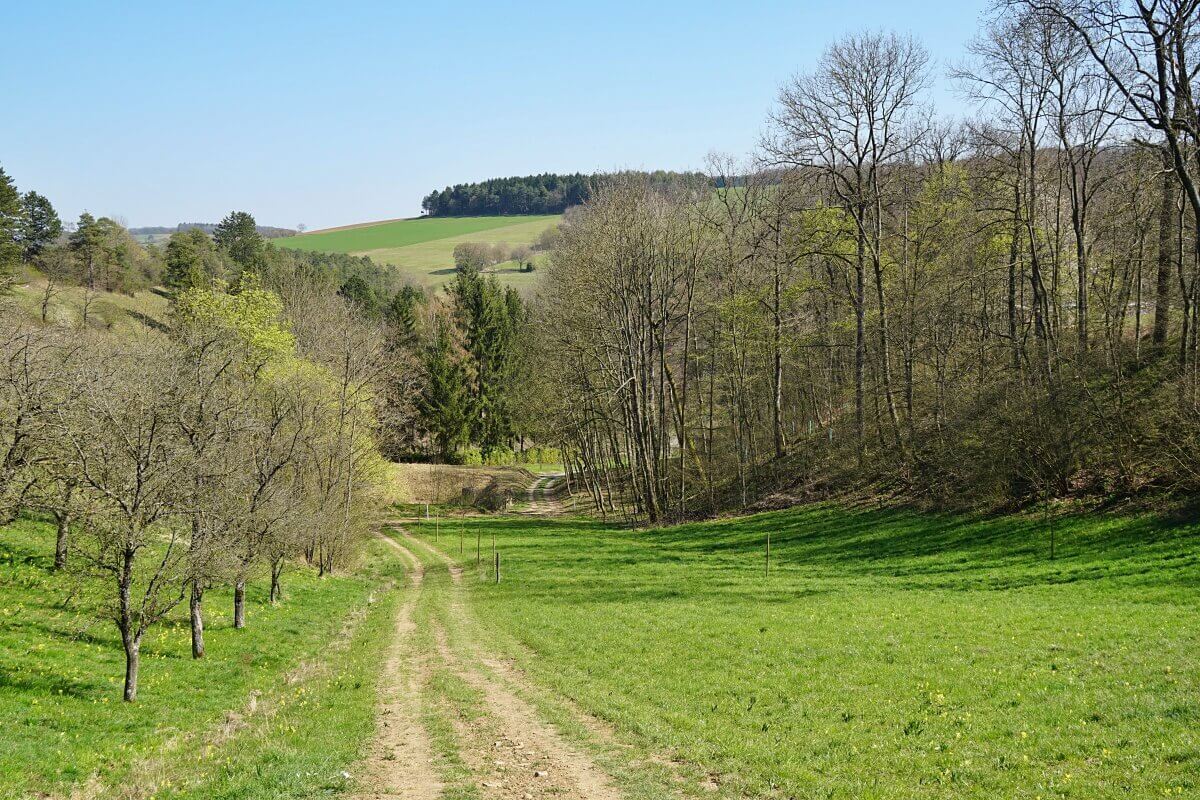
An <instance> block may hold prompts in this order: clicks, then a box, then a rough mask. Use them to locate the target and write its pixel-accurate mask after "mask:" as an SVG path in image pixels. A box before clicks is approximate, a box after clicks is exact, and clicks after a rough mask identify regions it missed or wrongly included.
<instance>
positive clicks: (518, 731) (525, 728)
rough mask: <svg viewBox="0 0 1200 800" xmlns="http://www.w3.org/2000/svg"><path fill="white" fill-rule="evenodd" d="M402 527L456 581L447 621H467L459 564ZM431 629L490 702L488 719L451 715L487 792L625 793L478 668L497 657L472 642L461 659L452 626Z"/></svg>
mask: <svg viewBox="0 0 1200 800" xmlns="http://www.w3.org/2000/svg"><path fill="white" fill-rule="evenodd" d="M403 533H404V536H405V542H406V545H408V546H411V547H415V548H418V549H420V550H422V551H424V552H427V553H430V554H432V555H433V556H434V557H436V558H437V559H438V560H439V561H441V562H442V563H444V564H445V565H446V567H447V569H448V571H449V574H450V583H451V586H450V594H449V597H448V598H447V609H448V613H447V619H449V620H450V621H451V623H450V624H455V621H458V624H460V625H461V624H465V620H466V614H467V612H466V608H465V605H464V602H463V598H462V589H461V583H462V568H461V567H460V566H458V565H457V564H455V563H454V561H453V560H452V559H451V558H450V557H449V556H447V555H446V554H444V553H442V552H441V551H439V550H437V549H436V548H433V547H430V546H429V545H427V544H425V543H424V542H422V541H420V540H419V539H417V538H415V537H413V536H412V535H411V534H409V533H408V532H407V531H405V532H403ZM398 546H399V545H398ZM410 555H412V554H411V551H410ZM412 557H414V558H415V556H412ZM433 633H434V638H435V641H436V645H437V651H438V655H439V657H440V658H441V659H442V661H444V662H445V664H446V665H447V667H449V668H450V670H451V671H452V672H453V673H454V674H455V675H457V676H458V678H459V679H460V680H462V681H463V682H464V683H466V684H467V685H468V686H469V687H471V688H472V689H474V690H475V691H476V692H478V693H479V694H480V695H481V696H482V697H483V700H484V704H485V705H486V708H487V714H486V716H484V717H481V718H472V717H470V716H468V715H462V714H460V715H457V716H456V717H455V719H454V726H455V730H456V733H457V735H458V738H459V741H460V744H461V746H462V748H461V752H462V756H463V758H464V760H465V761H466V762H467V763H468V764H469V765H470V766H471V768H472V771H473V772H474V773H475V774H476V776H478V777H479V779H480V788H481V789H482V790H483V793H484V795H485V796H487V797H491V798H497V800H533V799H534V798H550V797H567V798H581V799H585V800H620V799H621V793H620V792H619V791H618V790H617V789H616V787H615V786H614V785H613V783H612V781H611V779H610V778H609V777H608V775H607V774H605V773H604V771H603V770H601V769H600V768H599V767H598V766H597V765H596V764H595V763H593V761H592V760H591V758H589V757H588V756H587V755H586V754H585V753H583V752H582V751H580V750H579V749H578V748H576V747H573V746H572V745H571V744H569V743H568V742H567V741H566V740H565V739H564V738H563V736H562V735H561V734H560V733H559V732H558V731H557V730H556V729H555V728H554V727H553V726H552V725H550V724H549V723H547V722H546V721H545V720H543V719H542V717H541V715H540V714H539V713H538V711H537V710H536V709H535V708H534V706H533V705H532V704H530V703H529V702H527V701H526V700H524V699H523V698H522V697H520V696H519V695H518V694H517V693H516V692H515V691H513V689H512V688H511V687H509V686H508V685H506V684H505V682H504V681H503V680H501V679H500V678H499V677H498V676H497V675H496V674H495V673H493V672H491V671H489V670H487V669H484V668H481V666H480V665H481V664H485V663H487V662H489V661H490V662H495V659H493V658H492V657H490V656H489V655H488V654H486V653H483V652H481V651H480V650H479V649H478V648H477V647H475V646H474V645H472V648H473V652H472V654H471V656H470V657H468V658H462V657H460V656H459V655H458V654H457V653H455V652H454V650H453V648H452V647H451V646H450V643H449V638H450V637H449V632H448V631H447V630H446V628H445V626H443V625H442V624H441V623H435V630H434V631H433Z"/></svg>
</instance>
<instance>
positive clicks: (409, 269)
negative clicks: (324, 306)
mask: <svg viewBox="0 0 1200 800" xmlns="http://www.w3.org/2000/svg"><path fill="white" fill-rule="evenodd" d="M559 219H561V217H559V216H555V215H545V216H518V217H436V218H429V217H422V218H417V219H402V220H393V221H389V222H380V223H377V224H366V225H358V226H351V227H346V228H338V229H330V230H328V231H315V232H313V233H306V234H302V235H300V236H290V237H287V238H284V239H274V240H272V241H273V242H274V243H275V244H276V245H278V246H280V247H289V248H293V249H296V250H309V251H315V252H325V253H350V254H353V255H360V256H369V257H370V258H371V259H373V260H375V261H377V262H379V263H381V264H391V265H392V266H394V267H396V268H397V269H398V270H399V272H400V273H401V274H402V275H403V276H405V277H406V278H407V279H408V280H410V281H412V282H413V283H415V284H418V285H421V286H426V287H435V286H440V285H442V284H444V283H445V282H446V281H448V280H450V278H451V277H453V275H454V256H453V253H454V248H455V246H456V245H458V244H460V243H462V242H482V243H486V244H504V245H508V246H512V247H516V246H518V245H527V244H532V243H533V241H534V240H535V239H537V237H538V235H539V234H541V232H542V231H544V230H546V229H547V228H549V227H551V226H552V225H554V224H555V223H557V222H558V220H559ZM495 272H496V274H497V275H499V276H500V278H501V280H503V281H504V282H505V283H508V284H510V285H514V286H517V287H518V288H525V287H529V286H531V285H532V282H533V280H534V279H535V276H536V273H534V274H532V275H531V274H529V273H521V272H518V271H517V265H516V264H515V263H514V262H507V263H505V264H500V265H498V266H497V267H496V268H495Z"/></svg>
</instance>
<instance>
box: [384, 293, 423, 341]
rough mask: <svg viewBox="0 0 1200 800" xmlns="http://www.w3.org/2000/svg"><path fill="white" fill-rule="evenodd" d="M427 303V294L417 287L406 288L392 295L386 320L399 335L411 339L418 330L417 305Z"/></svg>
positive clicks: (386, 310)
mask: <svg viewBox="0 0 1200 800" xmlns="http://www.w3.org/2000/svg"><path fill="white" fill-rule="evenodd" d="M424 302H425V293H424V292H422V291H421V290H420V289H418V288H417V287H415V286H405V287H403V288H402V289H400V291H398V292H396V293H395V294H394V295H392V299H391V301H390V302H389V303H388V305H387V308H386V309H384V318H385V319H386V320H387V322H388V324H389V325H391V326H392V328H393V330H394V331H395V332H396V334H397V335H399V336H401V337H410V336H412V335H413V334H414V333H415V332H416V330H417V305H418V304H419V303H424Z"/></svg>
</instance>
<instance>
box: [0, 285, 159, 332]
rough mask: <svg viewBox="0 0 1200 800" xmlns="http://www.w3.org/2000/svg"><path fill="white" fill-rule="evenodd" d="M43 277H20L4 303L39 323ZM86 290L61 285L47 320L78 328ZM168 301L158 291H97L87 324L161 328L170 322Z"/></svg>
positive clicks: (117, 328)
mask: <svg viewBox="0 0 1200 800" xmlns="http://www.w3.org/2000/svg"><path fill="white" fill-rule="evenodd" d="M45 286H46V280H45V278H42V277H41V276H38V275H32V276H23V278H22V280H21V281H20V282H19V283H17V285H16V286H14V287H13V292H12V296H11V297H10V298H8V299H5V300H4V301H3V302H6V303H12V304H14V305H15V310H16V311H17V312H19V314H20V316H21V317H23V318H24V319H26V320H28V321H30V322H38V321H40V320H41V302H42V295H43V291H44V289H45ZM85 294H86V293H85V290H84V289H83V287H81V286H61V287H58V288H57V289H56V294H55V296H54V297H53V298H52V299H51V301H50V305H49V313H48V314H47V319H48V320H49V321H51V322H57V323H60V324H66V325H78V324H79V323H80V321H81V319H82V311H83V306H84V302H85ZM170 307H171V301H170V299H169V298H168V297H167V295H166V293H165V292H164V291H162V290H161V289H147V290H145V291H141V292H138V293H137V294H136V295H134V296H132V297H131V296H129V295H124V294H116V293H112V292H98V293H96V294H95V295H94V297H92V298H91V308H90V309H89V311H88V324H89V325H91V326H92V327H100V328H109V329H114V330H124V331H137V330H142V329H145V328H161V327H162V326H164V325H166V324H167V323H168V322H169V321H170Z"/></svg>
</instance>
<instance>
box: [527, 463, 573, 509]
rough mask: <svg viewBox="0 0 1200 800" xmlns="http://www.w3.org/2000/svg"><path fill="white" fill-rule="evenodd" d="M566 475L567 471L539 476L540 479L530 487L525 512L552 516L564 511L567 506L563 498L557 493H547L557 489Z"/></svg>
mask: <svg viewBox="0 0 1200 800" xmlns="http://www.w3.org/2000/svg"><path fill="white" fill-rule="evenodd" d="M566 477H567V476H566V473H561V472H560V473H555V474H550V475H540V476H538V479H537V480H536V481H534V483H533V485H532V486H530V487H529V496H528V498H527V505H526V507H525V509H524V510H523V513H525V514H532V515H534V516H551V515H554V514H561V513H563V512H564V511H565V507H564V505H563V500H562V498H561V497H559V496H558V495H557V494H547V492H550V491H552V490H555V489H556V484H558V483H559V482H561V481H563V480H565V479H566ZM557 488H561V487H557Z"/></svg>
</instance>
